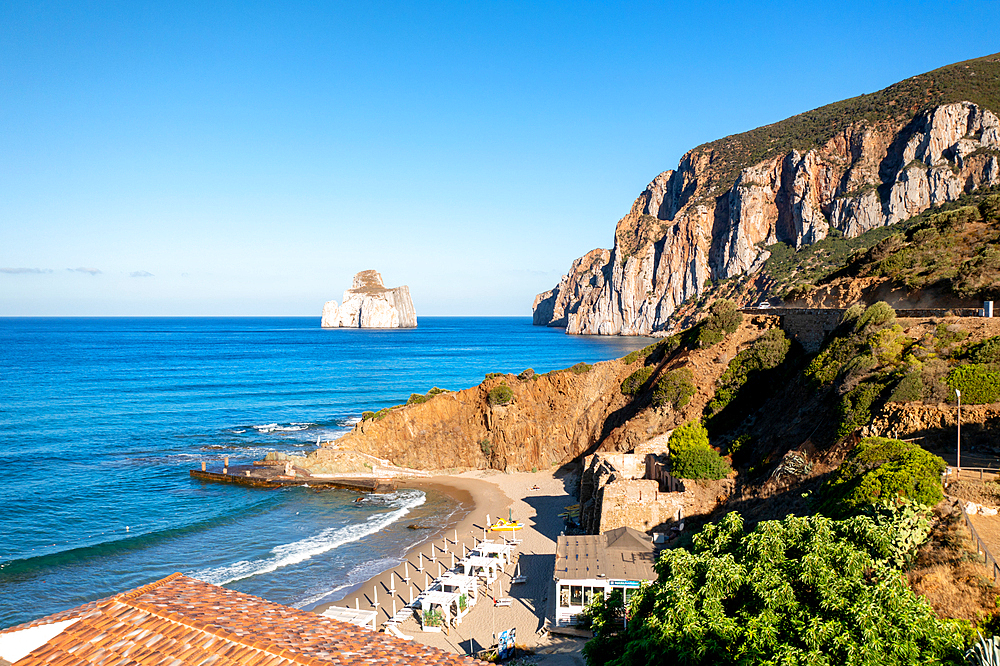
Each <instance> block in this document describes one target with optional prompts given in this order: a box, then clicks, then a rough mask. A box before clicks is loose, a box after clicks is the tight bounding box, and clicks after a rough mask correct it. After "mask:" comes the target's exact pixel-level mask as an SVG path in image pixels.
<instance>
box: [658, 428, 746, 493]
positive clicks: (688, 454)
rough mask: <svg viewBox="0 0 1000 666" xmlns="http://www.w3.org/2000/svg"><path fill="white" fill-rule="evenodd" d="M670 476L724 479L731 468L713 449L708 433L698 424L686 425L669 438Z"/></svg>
mask: <svg viewBox="0 0 1000 666" xmlns="http://www.w3.org/2000/svg"><path fill="white" fill-rule="evenodd" d="M667 445H668V446H669V447H670V473H671V474H673V475H674V476H675V477H677V478H679V479H696V480H697V479H711V480H718V479H722V478H725V477H726V476H727V475H728V474H729V473H730V472H731V471H732V468H731V467H730V466H729V463H728V462H726V460H725V459H724V458H723V457H722V456H721V455H719V452H718V451H716V450H715V449H713V448H712V445H711V444H710V443H709V441H708V431H707V430H705V426H703V425H702V424H701V423H700V422H699V421H691V422H689V423H685V424H684V425H682V426H681V427H679V428H677V429H676V430H674V431H673V432H672V433H671V434H670V439H669V440H667Z"/></svg>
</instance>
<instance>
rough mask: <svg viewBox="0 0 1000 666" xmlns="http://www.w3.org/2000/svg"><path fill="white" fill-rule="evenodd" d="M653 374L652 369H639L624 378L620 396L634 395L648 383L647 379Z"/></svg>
mask: <svg viewBox="0 0 1000 666" xmlns="http://www.w3.org/2000/svg"><path fill="white" fill-rule="evenodd" d="M652 374H653V368H652V367H649V366H647V367H644V368H639V369H638V370H636V371H635V372H633V373H632V374H631V375H629V376H628V377H626V378H625V381H623V382H622V394H623V395H630V396H631V395H635V394H636V393H638V392H639V391H641V390H642V387H643V386H644V385H645V384H646V382H647V381H649V378H650V377H651V376H652Z"/></svg>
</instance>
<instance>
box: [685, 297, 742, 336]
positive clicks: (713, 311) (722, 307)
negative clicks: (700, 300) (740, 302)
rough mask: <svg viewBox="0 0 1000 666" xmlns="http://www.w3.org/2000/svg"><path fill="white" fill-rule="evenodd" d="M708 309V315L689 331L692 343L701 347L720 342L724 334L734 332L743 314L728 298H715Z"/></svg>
mask: <svg viewBox="0 0 1000 666" xmlns="http://www.w3.org/2000/svg"><path fill="white" fill-rule="evenodd" d="M708 311H709V316H708V317H706V318H705V319H703V320H701V321H700V322H699V323H698V325H697V326H695V327H694V329H693V330H691V331H690V332H689V334H692V333H693V338H694V344H695V345H697V346H698V347H702V348H707V347H711V346H712V345H715V344H718V343H719V342H722V341H723V340H724V339H725V338H726V334H728V333H732V332H734V331H735V330H736V329H737V328H739V327H740V323H741V322H742V321H743V314H742V313H741V312H740V311H739V309H738V308H737V307H736V303H734V302H732V301H731V300H729V299H728V298H720V299H718V300H716V301H715V302H713V303H712V305H711V306H710V307H709V309H708Z"/></svg>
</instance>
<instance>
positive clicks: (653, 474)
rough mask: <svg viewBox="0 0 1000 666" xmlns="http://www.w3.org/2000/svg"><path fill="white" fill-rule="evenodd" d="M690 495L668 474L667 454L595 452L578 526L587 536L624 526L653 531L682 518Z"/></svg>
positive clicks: (584, 480)
mask: <svg viewBox="0 0 1000 666" xmlns="http://www.w3.org/2000/svg"><path fill="white" fill-rule="evenodd" d="M640 448H642V447H640ZM645 448H649V447H645ZM688 495H689V493H685V492H684V485H683V484H682V483H681V481H680V480H678V479H675V478H674V477H672V476H671V475H670V472H669V463H668V458H667V453H666V452H663V451H660V452H659V453H654V452H650V453H612V454H608V453H595V454H594V455H591V456H587V457H586V458H585V459H584V466H583V474H581V475H580V526H581V527H582V528H583V529H584V530H586V532H587V533H588V534H601V533H602V532H606V531H608V530H612V529H615V528H617V527H623V526H628V527H634V528H635V529H637V530H642V531H649V530H651V529H653V528H654V527H657V526H659V525H662V524H664V523H667V522H671V521H675V520H680V519H681V518H682V517H683V512H684V503H685V502H686V501H689V500H690V498H689V497H688Z"/></svg>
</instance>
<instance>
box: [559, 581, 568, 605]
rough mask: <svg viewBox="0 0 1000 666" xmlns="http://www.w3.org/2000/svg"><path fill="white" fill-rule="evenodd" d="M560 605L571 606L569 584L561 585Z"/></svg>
mask: <svg viewBox="0 0 1000 666" xmlns="http://www.w3.org/2000/svg"><path fill="white" fill-rule="evenodd" d="M559 605H560V606H562V607H563V608H568V607H569V585H560V586H559Z"/></svg>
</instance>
